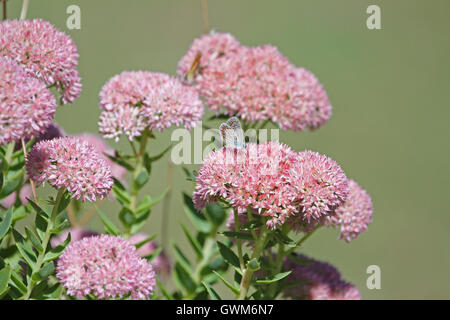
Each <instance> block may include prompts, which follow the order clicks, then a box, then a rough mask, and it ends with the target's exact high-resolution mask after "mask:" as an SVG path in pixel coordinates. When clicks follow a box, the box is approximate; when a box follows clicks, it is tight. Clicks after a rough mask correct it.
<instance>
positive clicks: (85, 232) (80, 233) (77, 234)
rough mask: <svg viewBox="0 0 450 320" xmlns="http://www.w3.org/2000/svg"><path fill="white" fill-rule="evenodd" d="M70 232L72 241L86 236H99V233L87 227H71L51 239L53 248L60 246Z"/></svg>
mask: <svg viewBox="0 0 450 320" xmlns="http://www.w3.org/2000/svg"><path fill="white" fill-rule="evenodd" d="M69 233H70V242H75V241H78V240H81V239H83V238H86V237H92V236H97V235H98V233H97V232H95V231H92V230H89V229H86V228H69V229H66V230H64V231H63V232H61V233H60V234H58V235H57V236H54V237H53V238H52V239H51V240H50V244H51V245H52V248H56V247H57V246H59V245H60V244H61V243H62V242H64V240H66V238H67V235H68V234H69Z"/></svg>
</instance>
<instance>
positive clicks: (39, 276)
mask: <svg viewBox="0 0 450 320" xmlns="http://www.w3.org/2000/svg"><path fill="white" fill-rule="evenodd" d="M54 271H55V265H54V264H53V261H49V262H47V263H45V264H44V265H43V266H42V268H41V270H39V271H38V272H37V273H34V274H33V276H32V277H31V278H32V279H33V280H34V281H42V280H45V279H47V278H48V277H49V276H50V275H52V274H53V272H54Z"/></svg>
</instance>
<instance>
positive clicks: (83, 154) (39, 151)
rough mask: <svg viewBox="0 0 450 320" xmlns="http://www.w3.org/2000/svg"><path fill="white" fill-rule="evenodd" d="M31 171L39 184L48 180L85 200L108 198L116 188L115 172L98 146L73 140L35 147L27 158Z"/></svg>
mask: <svg viewBox="0 0 450 320" xmlns="http://www.w3.org/2000/svg"><path fill="white" fill-rule="evenodd" d="M27 172H28V174H29V176H30V178H31V179H33V180H34V181H35V182H36V184H37V185H40V184H42V183H44V182H45V181H48V183H49V184H50V185H51V186H54V187H55V188H57V189H61V188H66V189H67V191H69V192H70V193H71V194H72V197H73V198H76V199H81V200H82V201H86V200H88V201H95V200H97V199H102V198H104V197H105V196H106V195H107V194H108V193H109V191H110V190H111V188H112V185H113V180H112V178H111V170H110V168H109V166H108V165H107V163H106V162H105V161H104V160H103V159H102V158H101V156H100V155H99V154H98V153H97V151H96V149H95V147H94V146H93V145H91V144H88V143H87V142H83V141H81V140H79V139H77V138H73V137H66V138H56V139H53V140H45V141H41V142H39V143H37V144H36V145H34V146H33V148H32V149H31V152H30V153H29V155H28V157H27Z"/></svg>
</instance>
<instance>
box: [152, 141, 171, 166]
mask: <svg viewBox="0 0 450 320" xmlns="http://www.w3.org/2000/svg"><path fill="white" fill-rule="evenodd" d="M171 148H172V145H169V146H168V147H167V148H166V149H164V150H163V151H162V152H161V153H159V154H157V155H156V156H153V157H149V160H150V162H155V161H158V160H159V159H161V158H162V157H164V155H165V154H166V153H167V152H168V151H169V150H170V149H171Z"/></svg>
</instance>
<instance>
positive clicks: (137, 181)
mask: <svg viewBox="0 0 450 320" xmlns="http://www.w3.org/2000/svg"><path fill="white" fill-rule="evenodd" d="M148 178H149V174H148V171H147V169H145V168H142V169H141V170H140V171H139V172H138V173H137V174H136V176H135V177H134V181H133V186H134V187H136V188H137V189H141V188H142V187H143V186H144V185H145V184H146V183H147V181H148Z"/></svg>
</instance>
